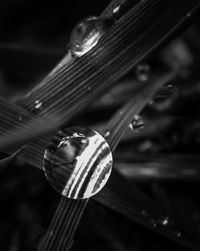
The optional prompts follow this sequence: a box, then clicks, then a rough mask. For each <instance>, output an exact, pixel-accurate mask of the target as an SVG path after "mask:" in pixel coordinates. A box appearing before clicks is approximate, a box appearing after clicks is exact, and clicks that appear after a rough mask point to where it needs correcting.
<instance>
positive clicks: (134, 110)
mask: <svg viewBox="0 0 200 251" xmlns="http://www.w3.org/2000/svg"><path fill="white" fill-rule="evenodd" d="M174 76H175V73H169V74H166V75H164V76H162V77H160V78H158V79H157V80H156V81H153V82H152V83H151V85H150V84H144V86H143V88H141V89H140V90H139V91H138V92H137V93H136V94H135V97H133V100H134V101H130V102H128V103H127V104H126V105H125V106H124V107H123V108H122V109H121V110H120V111H119V112H118V113H117V114H116V115H114V116H113V118H112V119H111V121H110V122H109V124H108V127H107V130H106V131H109V132H110V134H109V136H108V142H109V144H110V146H111V149H112V150H114V149H115V147H116V146H117V144H118V143H119V141H120V139H121V137H122V136H123V134H124V131H125V130H126V128H127V127H128V125H129V123H130V121H131V119H132V117H131V116H134V115H135V114H138V113H139V112H140V111H141V110H142V109H143V107H144V106H145V104H147V103H148V102H149V100H151V98H152V97H153V95H154V94H155V92H156V91H157V90H158V89H159V88H160V87H161V86H162V85H163V84H165V83H166V82H168V81H169V80H171V79H172V78H173V77H174ZM116 183H117V182H116V181H115V182H114V184H115V185H117V187H118V188H119V184H118V183H117V184H116ZM122 186H123V184H122V183H120V189H121V187H122ZM111 191H113V194H112V192H111V194H108V193H107V194H106V198H107V201H104V202H105V204H106V202H107V203H108V204H109V205H110V207H113V205H114V207H117V208H118V211H120V212H121V213H123V214H125V215H126V216H127V217H128V215H129V218H131V219H132V220H135V221H137V222H140V223H141V222H142V223H143V225H145V226H147V227H148V228H151V229H152V230H154V231H157V232H158V233H160V234H162V235H164V236H165V237H167V238H169V239H171V240H173V241H175V242H177V243H179V244H182V245H189V244H188V242H187V241H185V240H184V238H183V239H182V238H180V237H177V235H176V232H174V231H172V230H171V229H170V228H168V227H166V226H165V228H164V227H163V226H162V225H157V224H156V223H155V222H154V223H153V224H152V218H151V217H149V218H148V222H147V220H146V219H143V218H144V217H143V216H142V206H140V207H138V202H137V200H138V199H139V201H140V203H141V199H140V198H139V197H137V200H136V197H134V200H133V197H132V198H131V200H130V201H129V200H126V201H125V200H123V199H122V198H123V196H120V195H119V197H120V198H121V201H120V203H118V206H117V203H115V204H114V202H113V200H112V199H109V198H112V196H113V197H115V196H116V197H115V199H114V201H115V200H116V201H117V198H118V199H119V197H117V192H116V193H115V192H114V191H115V190H113V189H112V190H111ZM121 191H122V190H121ZM130 192H131V193H132V192H133V191H131V190H130ZM99 196H100V195H99ZM129 196H130V194H129ZM97 198H99V197H98V196H97ZM100 198H102V197H101V196H100ZM102 199H103V198H102ZM79 203H80V201H77V202H74V201H73V200H71V199H67V198H62V199H61V202H60V204H59V206H58V209H57V211H56V213H55V215H54V217H53V220H52V224H51V225H50V227H49V229H48V231H47V233H52V232H53V233H54V234H53V235H52V236H50V235H49V234H47V235H45V237H44V239H43V240H42V242H41V245H40V249H39V250H40V251H42V250H43V251H44V250H67V248H68V247H69V243H71V241H72V238H73V234H74V233H75V230H76V227H77V226H78V223H79V221H80V214H82V213H83V211H84V209H85V207H86V205H87V203H88V200H83V201H82V202H81V204H80V207H78V206H77V204H79ZM123 203H124V204H123ZM150 205H151V203H149V202H148V203H147V204H146V206H143V208H145V210H147V211H149V210H148V208H149V206H150ZM69 208H70V210H72V212H70V211H69ZM71 208H73V209H71ZM146 208H147V209H146ZM122 209H123V210H122ZM126 211H127V212H126ZM130 211H131V212H130ZM155 211H156V210H155V208H154V209H153V210H151V212H152V214H153V212H154V214H155ZM60 212H62V213H60ZM124 212H126V213H124ZM72 213H73V220H72V218H71V217H64V218H65V219H63V215H69V214H72ZM136 215H137V217H136ZM138 215H140V217H139V216H138ZM138 217H139V218H138ZM155 224H156V227H155ZM64 226H66V227H64ZM72 233H73V234H72ZM63 236H65V238H66V239H67V240H68V241H67V242H65V245H64V244H61V243H62V238H63ZM58 243H60V245H58ZM57 247H59V249H57ZM61 247H62V249H61Z"/></svg>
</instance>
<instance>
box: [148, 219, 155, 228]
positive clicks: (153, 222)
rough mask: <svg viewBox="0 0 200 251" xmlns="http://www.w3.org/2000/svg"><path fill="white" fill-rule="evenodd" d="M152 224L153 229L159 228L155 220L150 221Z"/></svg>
mask: <svg viewBox="0 0 200 251" xmlns="http://www.w3.org/2000/svg"><path fill="white" fill-rule="evenodd" d="M150 223H151V225H152V226H153V227H157V223H156V221H155V220H153V219H152V220H150Z"/></svg>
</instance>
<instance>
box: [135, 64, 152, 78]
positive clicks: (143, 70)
mask: <svg viewBox="0 0 200 251" xmlns="http://www.w3.org/2000/svg"><path fill="white" fill-rule="evenodd" d="M150 76H151V67H150V65H148V64H141V65H138V66H137V67H136V77H137V79H138V80H139V81H141V82H145V81H147V80H149V78H150Z"/></svg>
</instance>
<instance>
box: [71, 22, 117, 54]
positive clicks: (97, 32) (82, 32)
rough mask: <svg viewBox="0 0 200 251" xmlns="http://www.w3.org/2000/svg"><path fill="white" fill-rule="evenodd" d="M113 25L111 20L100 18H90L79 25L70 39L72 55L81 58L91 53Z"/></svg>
mask: <svg viewBox="0 0 200 251" xmlns="http://www.w3.org/2000/svg"><path fill="white" fill-rule="evenodd" d="M111 25H112V20H111V19H109V18H99V17H89V18H86V19H84V20H83V21H81V22H80V23H79V24H77V25H76V26H75V28H74V29H73V31H72V33H71V37H70V50H71V53H72V55H74V56H76V57H81V56H82V55H84V54H85V53H87V52H88V51H90V50H91V49H92V48H93V47H95V46H96V45H97V43H98V41H99V39H100V38H101V37H102V35H103V34H104V32H105V31H107V30H108V28H109V27H110V26H111Z"/></svg>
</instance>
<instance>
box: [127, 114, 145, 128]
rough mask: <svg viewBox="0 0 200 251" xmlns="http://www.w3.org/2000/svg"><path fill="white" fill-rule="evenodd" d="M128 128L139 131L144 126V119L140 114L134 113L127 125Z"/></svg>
mask: <svg viewBox="0 0 200 251" xmlns="http://www.w3.org/2000/svg"><path fill="white" fill-rule="evenodd" d="M129 128H130V129H131V130H132V131H134V132H139V131H141V130H142V129H143V128H144V121H143V118H142V116H140V115H135V116H134V118H133V120H132V122H131V123H130V125H129Z"/></svg>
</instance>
